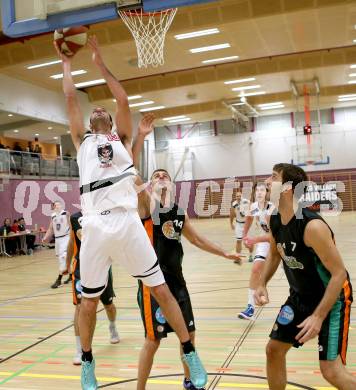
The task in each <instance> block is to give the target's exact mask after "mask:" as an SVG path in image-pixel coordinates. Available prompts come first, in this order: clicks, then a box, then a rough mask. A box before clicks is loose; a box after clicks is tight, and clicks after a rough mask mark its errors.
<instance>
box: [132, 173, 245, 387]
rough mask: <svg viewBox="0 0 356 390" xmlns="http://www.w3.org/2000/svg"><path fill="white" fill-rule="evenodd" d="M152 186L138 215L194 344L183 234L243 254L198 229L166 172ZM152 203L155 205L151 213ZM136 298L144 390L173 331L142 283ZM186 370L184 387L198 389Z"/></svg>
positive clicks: (205, 246) (209, 247) (213, 249)
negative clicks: (142, 331) (177, 200)
mask: <svg viewBox="0 0 356 390" xmlns="http://www.w3.org/2000/svg"><path fill="white" fill-rule="evenodd" d="M151 185H152V192H151V193H149V192H148V191H145V192H144V193H141V194H139V214H140V217H141V219H142V222H143V224H144V226H145V228H146V231H147V234H148V236H149V237H150V239H151V242H152V245H153V247H154V249H155V252H156V254H157V259H158V262H159V265H160V267H161V270H162V272H163V275H164V278H165V281H166V283H167V285H168V287H169V289H170V290H171V292H172V294H173V296H174V297H175V299H176V300H177V302H178V304H179V306H180V308H181V311H182V313H183V317H184V319H185V322H186V325H187V328H188V331H189V335H190V338H191V341H192V343H193V344H194V339H195V320H194V316H193V310H192V304H191V301H190V297H189V292H188V289H187V285H186V281H185V279H184V276H183V271H182V262H183V255H184V252H183V247H182V243H181V237H182V235H183V236H184V237H185V238H187V239H188V241H190V243H192V244H193V245H195V246H196V247H198V248H200V249H202V250H204V251H206V252H209V253H212V254H214V255H218V256H222V257H225V258H226V259H229V260H234V261H239V260H241V259H240V255H239V254H236V253H233V254H231V253H228V252H226V251H225V250H224V249H222V248H221V247H220V246H219V245H217V244H214V243H213V242H211V241H209V240H208V239H207V238H205V237H204V236H202V235H200V234H199V233H198V232H197V231H196V230H195V228H194V227H193V225H192V223H191V222H190V220H189V218H188V215H187V214H186V213H185V211H184V210H183V209H181V208H180V207H179V206H178V205H177V204H175V203H174V199H172V192H171V191H170V188H171V186H172V182H171V178H170V176H169V174H168V172H167V171H166V170H164V169H158V170H156V171H155V172H153V174H152V177H151ZM152 204H154V205H155V206H154V208H153V209H152V210H150V205H152ZM137 298H138V304H139V307H140V311H141V317H142V321H143V324H144V328H145V336H146V339H145V344H144V346H143V348H142V351H141V354H140V361H139V370H138V371H139V372H138V381H137V389H138V390H144V389H145V386H146V382H147V379H148V376H149V372H150V370H151V367H152V363H153V358H154V354H155V353H156V351H157V349H158V347H159V345H160V341H161V339H162V338H164V337H167V334H168V333H170V332H172V331H173V330H172V328H171V327H170V325H169V324H168V322H167V321H166V319H165V317H164V316H163V314H162V311H161V309H160V307H159V305H158V303H157V301H156V300H155V299H154V298H153V296H152V295H150V291H149V289H148V288H147V287H146V286H144V285H143V284H142V282H139V289H138V294H137ZM181 353H182V351H181ZM183 367H184V374H185V378H184V382H183V386H184V388H186V389H190V390H195V389H197V387H195V386H194V385H193V383H192V382H191V381H190V372H189V369H188V367H187V365H186V364H184V360H183Z"/></svg>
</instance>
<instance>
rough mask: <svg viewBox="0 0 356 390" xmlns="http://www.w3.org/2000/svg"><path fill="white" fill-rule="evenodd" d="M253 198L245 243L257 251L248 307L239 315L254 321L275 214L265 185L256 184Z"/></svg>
mask: <svg viewBox="0 0 356 390" xmlns="http://www.w3.org/2000/svg"><path fill="white" fill-rule="evenodd" d="M253 197H254V203H252V204H251V206H250V212H249V215H248V216H246V222H245V226H244V232H243V236H244V238H243V241H244V244H245V246H246V247H247V248H252V247H253V246H254V245H255V247H256V250H255V256H254V259H253V264H252V269H251V275H250V281H249V289H248V301H247V307H246V309H245V310H243V311H241V312H240V313H239V314H238V317H239V318H242V319H247V320H251V319H254V313H255V300H254V293H255V290H256V288H257V287H258V285H259V280H260V277H261V274H262V272H263V268H264V265H265V261H266V258H267V254H268V251H269V247H270V244H269V235H268V232H269V220H270V216H271V214H272V212H273V204H272V203H271V202H269V201H268V200H267V198H268V190H267V187H266V184H265V183H255V185H254V187H253ZM253 222H255V224H254V227H255V229H254V230H255V232H254V236H251V237H249V236H247V234H248V232H249V230H250V228H251V226H252V224H253Z"/></svg>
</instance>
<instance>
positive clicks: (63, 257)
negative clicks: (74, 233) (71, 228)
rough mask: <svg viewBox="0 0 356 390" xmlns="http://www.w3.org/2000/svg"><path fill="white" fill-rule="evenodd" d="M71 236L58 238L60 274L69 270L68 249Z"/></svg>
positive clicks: (57, 249) (56, 248) (56, 249)
mask: <svg viewBox="0 0 356 390" xmlns="http://www.w3.org/2000/svg"><path fill="white" fill-rule="evenodd" d="M69 237H70V235H69V234H67V235H66V236H63V237H58V238H56V240H55V252H56V256H57V258H58V266H59V272H60V273H62V272H63V271H66V270H67V248H68V242H69Z"/></svg>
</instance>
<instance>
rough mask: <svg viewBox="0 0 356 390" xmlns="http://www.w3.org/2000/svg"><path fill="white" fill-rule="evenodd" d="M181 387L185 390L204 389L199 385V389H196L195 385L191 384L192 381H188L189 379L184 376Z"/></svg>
mask: <svg viewBox="0 0 356 390" xmlns="http://www.w3.org/2000/svg"><path fill="white" fill-rule="evenodd" d="M183 387H184V388H185V389H186V390H205V387H201V388H200V389H198V388H197V387H195V386H194V385H193V383H192V382H191V381H190V379H187V378H184V381H183Z"/></svg>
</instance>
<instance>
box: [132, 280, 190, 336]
mask: <svg viewBox="0 0 356 390" xmlns="http://www.w3.org/2000/svg"><path fill="white" fill-rule="evenodd" d="M182 295H184V296H185V297H186V298H185V299H184V300H177V301H178V304H179V307H180V309H181V310H182V314H183V317H184V321H185V323H186V325H187V328H188V332H194V331H195V321H194V316H193V309H192V304H191V302H190V298H189V294H188V293H187V292H186V293H185V294H182ZM137 302H138V306H139V308H140V312H141V318H142V322H143V326H144V328H145V336H146V337H148V338H149V339H150V340H160V339H162V338H164V337H167V335H168V333H170V332H174V330H173V329H172V328H171V326H170V325H169V324H168V322H167V320H166V319H165V317H164V316H163V313H162V311H161V308H160V307H159V304H158V303H157V301H156V300H155V299H154V298H153V296H152V295H151V293H150V289H149V288H148V287H147V286H145V285H144V284H143V283H142V282H141V281H139V287H138V292H137Z"/></svg>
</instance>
